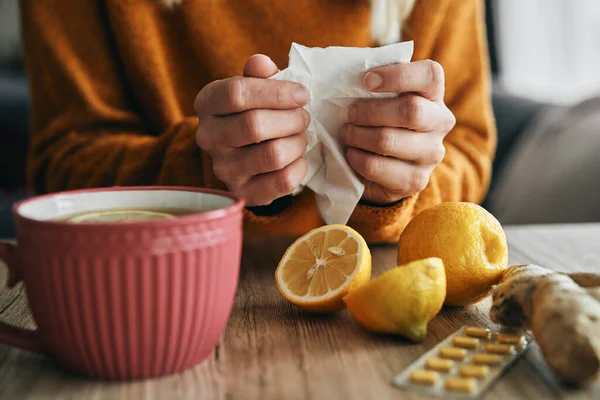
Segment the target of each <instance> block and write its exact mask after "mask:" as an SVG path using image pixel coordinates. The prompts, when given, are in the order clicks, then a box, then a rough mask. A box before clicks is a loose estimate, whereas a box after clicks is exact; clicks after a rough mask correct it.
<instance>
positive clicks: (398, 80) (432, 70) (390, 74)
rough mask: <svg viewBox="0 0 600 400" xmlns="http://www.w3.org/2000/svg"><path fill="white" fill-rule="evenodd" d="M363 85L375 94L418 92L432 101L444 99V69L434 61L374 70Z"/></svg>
mask: <svg viewBox="0 0 600 400" xmlns="http://www.w3.org/2000/svg"><path fill="white" fill-rule="evenodd" d="M363 83H364V85H365V87H366V88H367V89H368V90H371V91H374V92H396V93H408V92H416V93H419V94H420V95H422V96H423V97H425V98H427V99H429V100H431V101H437V100H441V99H443V97H444V69H443V68H442V66H441V65H440V64H439V63H438V62H435V61H432V60H423V61H415V62H411V63H402V64H390V65H384V66H382V67H377V68H373V69H371V70H370V71H369V72H367V73H366V74H365V76H364V78H363Z"/></svg>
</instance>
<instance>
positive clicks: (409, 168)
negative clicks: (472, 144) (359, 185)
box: [341, 60, 456, 205]
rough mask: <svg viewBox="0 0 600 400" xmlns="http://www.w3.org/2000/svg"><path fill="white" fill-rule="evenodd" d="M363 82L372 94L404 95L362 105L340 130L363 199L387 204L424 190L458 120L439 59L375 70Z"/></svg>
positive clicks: (373, 100)
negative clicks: (360, 180) (449, 103)
mask: <svg viewBox="0 0 600 400" xmlns="http://www.w3.org/2000/svg"><path fill="white" fill-rule="evenodd" d="M363 82H364V85H365V87H366V88H367V89H368V90H371V91H373V92H396V93H399V94H400V96H398V97H392V98H385V99H366V100H360V101H358V102H357V103H355V104H354V105H353V106H352V107H351V108H350V109H349V110H348V118H349V120H350V123H348V124H347V125H345V126H344V127H343V128H342V132H341V137H342V139H343V141H344V143H345V144H346V146H347V153H346V157H347V159H348V163H349V164H350V166H351V167H352V168H353V169H354V170H355V171H356V172H357V173H358V174H359V175H360V176H361V177H362V178H364V179H363V182H364V183H365V192H364V194H363V200H366V201H368V202H371V203H376V204H381V205H385V204H390V203H394V202H396V201H398V200H400V199H402V198H405V197H409V196H411V195H413V194H415V193H417V192H420V191H422V190H423V189H425V187H426V186H427V184H428V183H429V177H430V175H431V172H432V171H433V169H434V168H435V167H436V166H437V165H438V164H439V163H440V162H441V161H442V159H443V158H444V155H445V148H444V145H443V140H444V137H445V136H446V134H448V132H450V130H451V129H452V128H453V127H454V124H455V123H456V119H455V118H454V115H453V114H452V112H451V111H450V110H449V109H448V107H446V105H445V104H444V70H443V69H442V66H441V65H440V64H438V63H437V62H435V61H431V60H425V61H417V62H411V63H407V64H392V65H386V66H383V67H378V68H373V69H371V70H370V71H369V72H368V73H367V74H365V77H364V81H363Z"/></svg>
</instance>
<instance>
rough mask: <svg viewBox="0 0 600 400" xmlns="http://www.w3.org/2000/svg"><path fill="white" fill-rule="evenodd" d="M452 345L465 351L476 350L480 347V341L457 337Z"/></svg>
mask: <svg viewBox="0 0 600 400" xmlns="http://www.w3.org/2000/svg"><path fill="white" fill-rule="evenodd" d="M452 344H454V345H455V346H456V347H462V348H465V349H476V348H477V347H478V346H479V339H477V338H472V337H466V336H455V337H454V338H453V339H452Z"/></svg>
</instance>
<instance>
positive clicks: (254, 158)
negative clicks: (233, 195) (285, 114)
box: [213, 133, 308, 185]
mask: <svg viewBox="0 0 600 400" xmlns="http://www.w3.org/2000/svg"><path fill="white" fill-rule="evenodd" d="M307 143H308V142H307V139H306V135H305V134H304V133H300V134H297V135H294V136H289V137H285V138H280V139H274V140H269V141H267V142H264V143H260V144H257V145H253V146H248V147H243V148H240V149H235V150H234V151H232V152H230V153H228V154H227V155H226V156H225V157H223V158H222V159H220V160H218V162H216V163H215V164H214V165H213V169H214V172H215V175H216V176H217V178H219V180H221V181H222V182H230V183H233V184H234V185H241V184H243V183H245V182H247V181H248V180H249V179H250V178H251V177H252V176H254V175H259V174H264V173H268V172H272V171H277V170H280V169H283V168H285V167H287V166H288V165H290V164H291V163H293V162H294V161H296V160H297V159H299V158H300V157H302V156H303V155H304V153H305V152H306V145H307Z"/></svg>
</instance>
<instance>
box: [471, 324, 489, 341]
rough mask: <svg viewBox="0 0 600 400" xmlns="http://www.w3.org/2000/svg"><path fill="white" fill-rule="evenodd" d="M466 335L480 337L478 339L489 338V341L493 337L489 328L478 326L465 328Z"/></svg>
mask: <svg viewBox="0 0 600 400" xmlns="http://www.w3.org/2000/svg"><path fill="white" fill-rule="evenodd" d="M465 334H467V335H468V336H473V337H478V338H487V339H489V338H490V336H491V335H492V334H491V332H490V330H489V329H487V328H479V327H476V326H469V327H467V328H465Z"/></svg>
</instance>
